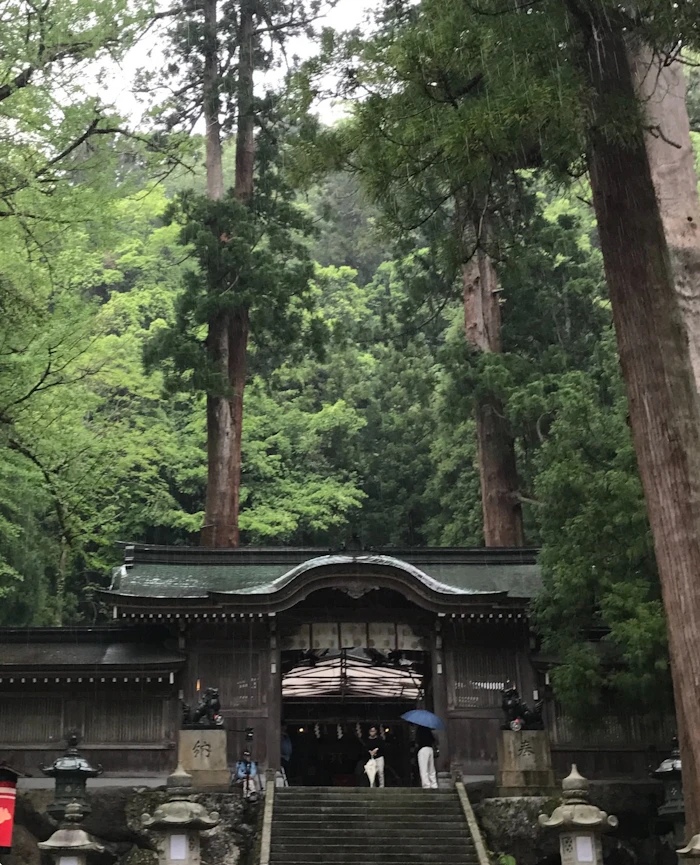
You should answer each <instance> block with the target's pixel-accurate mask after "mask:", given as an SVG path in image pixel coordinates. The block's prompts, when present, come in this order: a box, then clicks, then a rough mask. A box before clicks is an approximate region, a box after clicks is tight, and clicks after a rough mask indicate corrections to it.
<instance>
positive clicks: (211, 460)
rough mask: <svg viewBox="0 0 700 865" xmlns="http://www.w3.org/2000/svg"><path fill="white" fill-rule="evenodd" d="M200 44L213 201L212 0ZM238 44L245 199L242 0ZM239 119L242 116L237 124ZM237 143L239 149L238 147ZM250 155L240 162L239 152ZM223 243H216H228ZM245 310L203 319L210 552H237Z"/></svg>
mask: <svg viewBox="0 0 700 865" xmlns="http://www.w3.org/2000/svg"><path fill="white" fill-rule="evenodd" d="M204 20H205V26H206V34H207V38H206V43H205V56H204V69H203V76H204V88H203V89H204V116H205V119H206V165H207V194H208V195H209V197H210V198H211V199H213V200H219V199H220V198H222V197H223V194H224V180H223V167H222V159H221V127H220V123H219V57H218V50H217V41H216V38H217V17H216V0H204ZM239 34H240V39H241V44H240V47H239V52H240V56H239V128H238V141H239V148H237V152H236V180H235V195H236V197H237V198H238V199H239V200H240V201H244V202H246V201H248V200H249V199H250V197H251V195H252V191H253V159H254V149H253V143H252V142H253V115H252V93H253V49H252V42H253V9H252V6H251V5H250V4H249V3H247V2H246V0H243V2H242V3H241V12H240V30H239ZM241 118H245V119H244V120H243V121H241ZM241 141H243V142H244V144H243V147H242V148H241V146H240V142H241ZM240 149H244V150H247V151H248V152H249V154H250V155H249V156H247V157H246V158H245V159H241V158H240V155H239V150H240ZM227 240H228V239H227V238H226V237H222V238H221V242H222V243H226V242H227ZM247 346H248V310H247V309H243V308H238V309H233V310H231V311H229V312H226V313H222V312H220V311H218V312H216V313H215V314H214V315H213V316H212V317H211V319H210V321H209V328H208V335H207V349H208V352H209V359H210V361H211V363H212V364H213V366H214V367H215V368H216V369H217V370H218V371H219V375H220V379H221V381H222V383H223V384H224V386H225V387H224V390H225V392H224V393H223V394H221V393H219V394H209V395H208V396H207V462H208V470H207V497H206V505H205V518H204V527H203V528H202V534H201V542H202V544H203V545H205V546H210V547H237V546H238V544H239V540H240V535H239V529H238V512H239V508H240V489H241V435H242V429H243V391H244V388H245V379H246V356H247Z"/></svg>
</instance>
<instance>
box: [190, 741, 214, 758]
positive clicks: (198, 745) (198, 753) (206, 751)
mask: <svg viewBox="0 0 700 865" xmlns="http://www.w3.org/2000/svg"><path fill="white" fill-rule="evenodd" d="M192 753H193V754H194V756H195V757H210V756H211V745H210V744H209V742H202V741H201V740H200V739H197V741H196V742H195V743H194V745H193V746H192Z"/></svg>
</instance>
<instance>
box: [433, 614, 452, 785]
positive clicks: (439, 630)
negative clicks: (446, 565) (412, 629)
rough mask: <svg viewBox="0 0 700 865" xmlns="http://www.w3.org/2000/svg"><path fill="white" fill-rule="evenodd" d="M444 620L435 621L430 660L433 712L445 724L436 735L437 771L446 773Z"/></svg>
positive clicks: (448, 758)
mask: <svg viewBox="0 0 700 865" xmlns="http://www.w3.org/2000/svg"><path fill="white" fill-rule="evenodd" d="M443 622H444V618H442V617H438V618H437V619H436V620H435V627H434V629H433V633H432V640H431V647H430V658H431V662H432V672H433V712H435V714H436V715H437V716H438V717H440V718H442V720H443V721H444V722H445V730H442V731H440V732H439V733H438V742H439V745H440V758H439V760H438V764H437V768H438V771H441V772H444V771H448V770H449V768H450V747H449V738H448V735H447V672H446V668H445V648H444V633H443Z"/></svg>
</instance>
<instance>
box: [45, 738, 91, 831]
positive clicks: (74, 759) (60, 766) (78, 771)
mask: <svg viewBox="0 0 700 865" xmlns="http://www.w3.org/2000/svg"><path fill="white" fill-rule="evenodd" d="M78 741H79V738H78V734H77V733H70V734H69V735H68V739H67V744H68V748H67V750H66V752H65V754H62V755H61V756H60V757H58V758H56V760H54V761H53V763H52V764H51V766H40V767H39V768H40V769H41V771H42V772H43V773H44V775H46V776H47V777H48V778H54V779H55V781H56V791H55V795H56V799H55V801H54V802H52V803H51V804H50V805H49V807H48V808H47V809H46V810H47V811H48V812H49V814H50V815H51V816H52V817H53V818H54V820H56V822H57V823H60V821H61V820H62V819H63V816H64V814H65V812H66V806H67V805H68V804H69V803H70V802H73V801H77V802H79V803H80V805H81V806H82V813H83V815H85V816H87V815H88V814H89V813H90V810H91V809H90V805H89V803H88V801H87V796H86V791H85V788H86V785H87V780H88V778H96V777H97V776H98V775H101V774H102V766H97V767H95V766H91V765H90V763H89V762H88V761H87V760H86V759H85V757H83V755H82V754H81V753H80V752H79V751H78Z"/></svg>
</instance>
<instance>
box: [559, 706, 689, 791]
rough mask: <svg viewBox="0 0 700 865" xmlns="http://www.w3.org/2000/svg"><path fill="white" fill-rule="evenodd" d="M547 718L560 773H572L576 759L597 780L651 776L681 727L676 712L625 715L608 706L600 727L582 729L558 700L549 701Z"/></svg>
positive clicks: (582, 770) (579, 766) (563, 774)
mask: <svg viewBox="0 0 700 865" xmlns="http://www.w3.org/2000/svg"><path fill="white" fill-rule="evenodd" d="M545 718H546V725H547V730H548V731H549V736H550V741H551V743H552V762H553V764H554V771H555V773H556V775H557V776H558V777H559V776H561V777H564V776H565V775H568V774H569V771H570V769H571V764H572V763H576V765H577V766H578V768H579V771H580V772H581V773H583V775H585V776H586V777H587V778H591V779H593V780H603V779H610V778H648V776H649V772H650V771H652V770H653V769H656V768H657V766H658V765H659V763H660V762H661V759H662V757H663V756H666V755H667V754H668V752H669V750H670V746H671V741H672V739H673V737H674V735H675V734H676V730H677V727H676V721H675V718H674V717H673V716H668V717H664V718H658V717H657V718H653V717H645V716H641V715H635V714H633V713H630V714H629V715H626V716H624V717H621V716H620V715H616V714H614V713H612V712H605V709H603V716H602V719H601V723H600V726H599V727H598V728H597V729H595V730H593V731H586V730H581V729H580V728H577V727H576V726H575V725H574V724H573V723H572V722H571V720H570V719H569V718H568V717H567V716H566V713H565V712H564V711H563V710H562V709H561V707H560V706H559V705H558V704H557V703H555V702H550V703H548V705H547V711H546V714H545Z"/></svg>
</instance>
